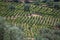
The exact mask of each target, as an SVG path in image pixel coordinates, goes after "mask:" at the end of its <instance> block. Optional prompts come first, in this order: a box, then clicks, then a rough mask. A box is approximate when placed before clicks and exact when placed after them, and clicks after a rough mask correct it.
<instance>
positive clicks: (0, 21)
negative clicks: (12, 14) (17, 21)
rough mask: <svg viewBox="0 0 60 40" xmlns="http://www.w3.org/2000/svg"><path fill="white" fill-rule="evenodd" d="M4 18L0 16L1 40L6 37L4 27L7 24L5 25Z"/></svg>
mask: <svg viewBox="0 0 60 40" xmlns="http://www.w3.org/2000/svg"><path fill="white" fill-rule="evenodd" d="M4 22H5V21H4V19H3V18H2V17H0V40H3V39H4V32H5V30H4V28H5V25H4Z"/></svg>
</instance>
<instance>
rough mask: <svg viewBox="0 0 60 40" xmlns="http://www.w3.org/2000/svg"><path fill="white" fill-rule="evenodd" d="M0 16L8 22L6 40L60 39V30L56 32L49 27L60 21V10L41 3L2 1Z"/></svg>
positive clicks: (0, 3)
mask: <svg viewBox="0 0 60 40" xmlns="http://www.w3.org/2000/svg"><path fill="white" fill-rule="evenodd" d="M0 16H2V17H3V18H4V19H5V20H6V22H7V24H6V30H5V34H4V35H5V36H4V40H29V39H31V40H32V39H33V40H59V38H60V34H59V32H60V30H58V31H59V32H58V31H57V33H55V34H54V32H55V31H56V30H54V29H49V28H52V27H53V26H55V25H56V24H57V23H60V10H56V9H54V8H49V7H48V6H42V5H39V3H38V4H36V5H35V4H32V3H29V4H25V3H16V2H7V3H6V2H0ZM1 22H2V21H1ZM8 23H9V24H8ZM42 28H43V29H42ZM45 28H47V29H45ZM40 30H41V31H42V33H41V32H40ZM2 31H3V30H2ZM57 34H58V35H57ZM46 35H47V37H46ZM52 35H53V36H52ZM20 38H21V39H20Z"/></svg>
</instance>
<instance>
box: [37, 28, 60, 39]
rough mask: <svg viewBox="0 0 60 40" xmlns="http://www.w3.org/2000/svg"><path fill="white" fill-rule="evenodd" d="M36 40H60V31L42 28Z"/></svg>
mask: <svg viewBox="0 0 60 40" xmlns="http://www.w3.org/2000/svg"><path fill="white" fill-rule="evenodd" d="M36 40H60V30H57V29H49V28H43V29H40V35H39V36H37V39H36Z"/></svg>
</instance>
